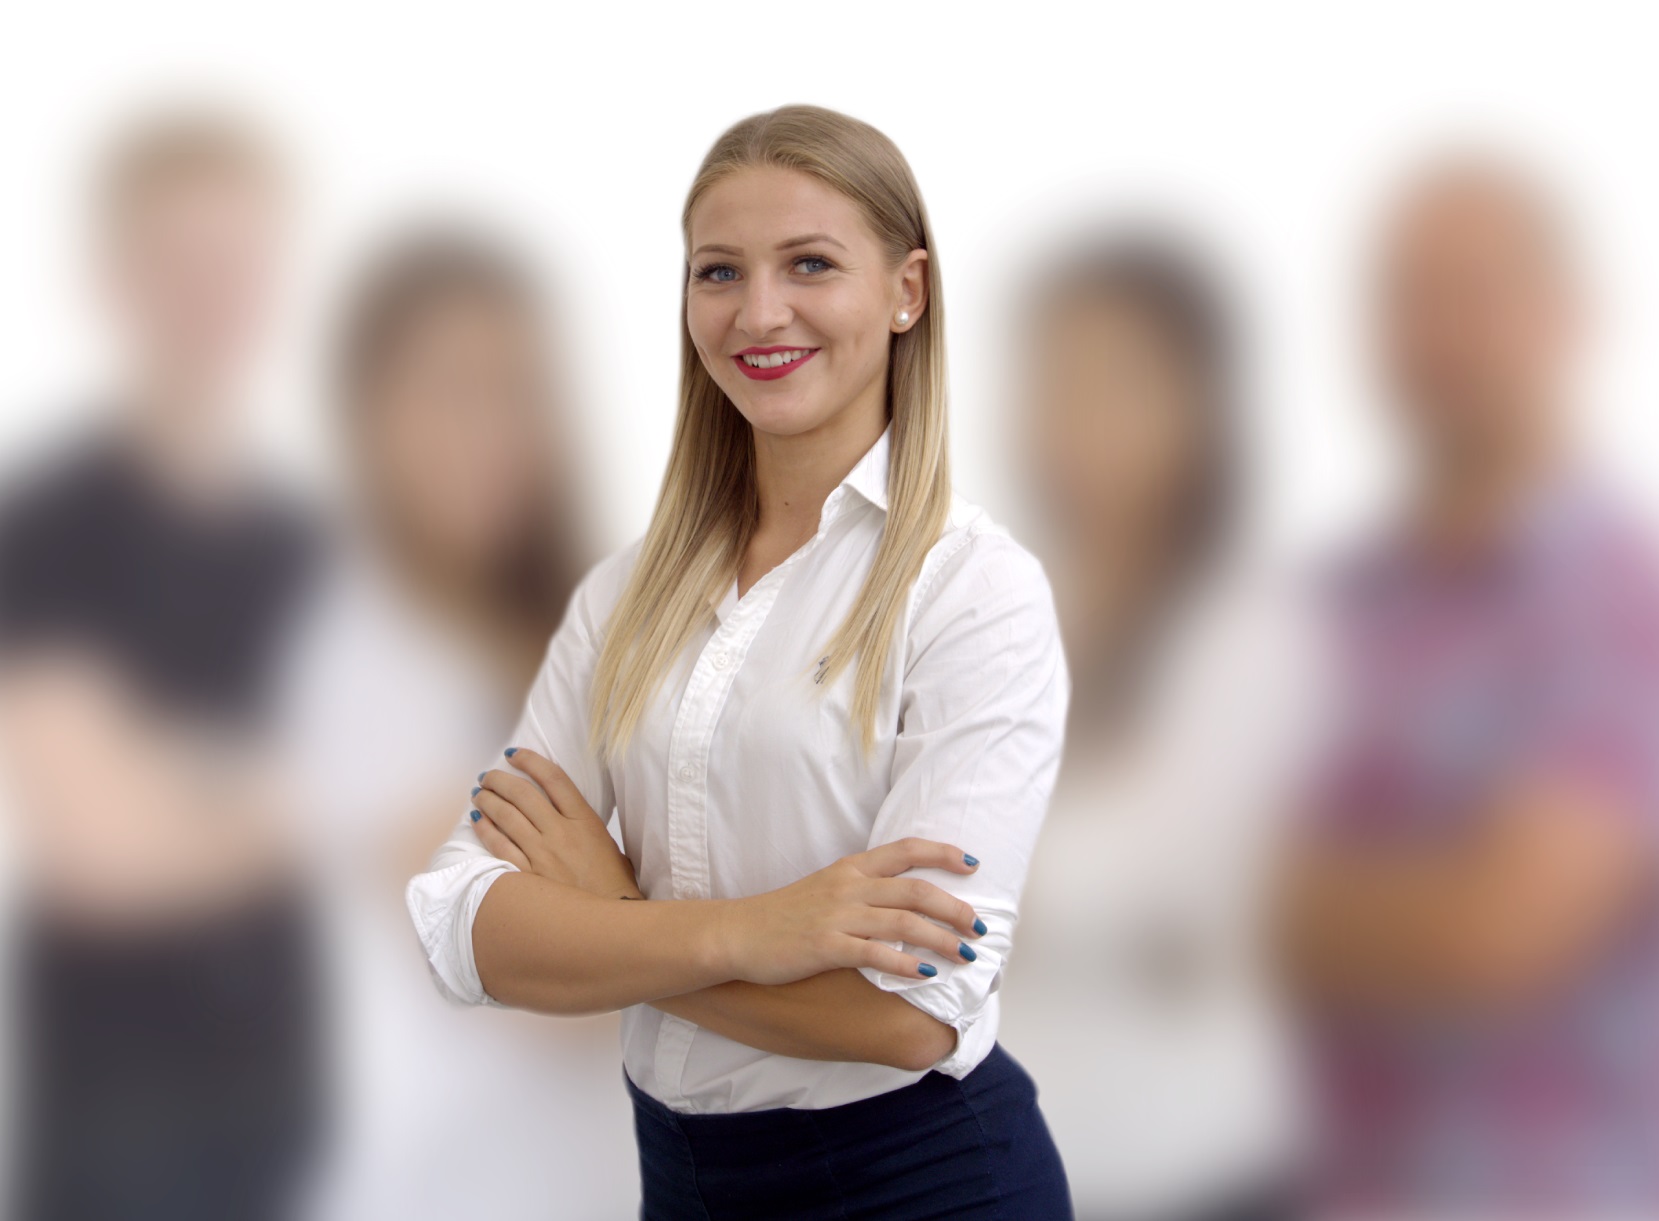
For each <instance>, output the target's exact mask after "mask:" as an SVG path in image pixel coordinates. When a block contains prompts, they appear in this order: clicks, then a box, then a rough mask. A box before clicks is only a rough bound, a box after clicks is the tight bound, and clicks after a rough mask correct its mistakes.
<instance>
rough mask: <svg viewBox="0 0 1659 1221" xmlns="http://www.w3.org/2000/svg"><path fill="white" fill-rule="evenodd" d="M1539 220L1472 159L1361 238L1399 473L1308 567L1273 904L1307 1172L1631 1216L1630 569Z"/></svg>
mask: <svg viewBox="0 0 1659 1221" xmlns="http://www.w3.org/2000/svg"><path fill="white" fill-rule="evenodd" d="M1569 246H1570V241H1569V233H1568V231H1567V229H1566V227H1565V226H1564V224H1563V222H1562V219H1561V218H1560V217H1559V215H1558V214H1557V212H1556V210H1555V208H1554V206H1553V205H1552V203H1551V201H1550V200H1549V199H1548V198H1547V197H1546V196H1545V195H1543V194H1542V193H1540V191H1539V190H1538V189H1537V188H1536V187H1535V186H1534V185H1533V184H1532V183H1530V182H1529V180H1528V179H1527V178H1526V176H1525V175H1523V174H1522V173H1520V172H1518V171H1517V170H1515V169H1514V168H1512V167H1509V166H1506V165H1504V164H1501V163H1499V162H1497V161H1495V160H1491V159H1482V158H1480V157H1473V156H1470V157H1458V158H1453V159H1449V160H1447V161H1446V162H1444V163H1442V164H1439V165H1436V166H1435V167H1433V168H1432V169H1431V170H1430V171H1429V172H1427V173H1425V174H1423V175H1422V176H1421V177H1419V178H1417V179H1416V180H1415V181H1414V182H1413V183H1412V184H1411V185H1410V187H1409V189H1408V190H1407V191H1406V193H1405V195H1404V197H1403V199H1402V200H1400V201H1399V203H1398V205H1397V208H1396V210H1395V212H1394V213H1393V216H1392V222H1391V225H1390V227H1389V228H1388V230H1387V233H1386V237H1385V241H1384V245H1383V250H1382V258H1381V260H1380V267H1379V273H1380V274H1379V277H1378V279H1379V283H1378V289H1379V293H1378V303H1377V304H1378V309H1379V323H1380V336H1379V337H1380V341H1381V342H1380V348H1381V354H1382V357H1383V362H1384V366H1385V371H1386V373H1387V375H1388V377H1389V380H1390V382H1391V389H1392V391H1393V392H1394V396H1395V400H1396V402H1397V403H1398V407H1399V422H1400V423H1401V424H1402V425H1403V432H1404V434H1405V438H1406V440H1407V442H1408V451H1409V455H1410V458H1411V474H1412V481H1411V485H1410V492H1409V496H1408V498H1407V499H1406V501H1405V503H1404V504H1403V505H1402V506H1401V507H1400V512H1399V514H1398V518H1397V521H1396V522H1395V523H1394V524H1393V526H1392V527H1390V528H1388V529H1385V530H1383V531H1381V532H1380V536H1379V537H1377V538H1376V539H1374V540H1373V541H1372V543H1371V544H1370V545H1368V546H1365V547H1362V548H1359V549H1358V550H1357V552H1356V553H1355V554H1354V555H1353V556H1351V557H1349V560H1348V562H1346V563H1345V564H1343V565H1342V566H1341V568H1340V572H1339V574H1338V576H1337V578H1336V580H1335V583H1334V585H1335V588H1334V596H1333V605H1334V610H1335V620H1336V625H1337V628H1338V630H1339V632H1340V635H1339V644H1340V646H1341V660H1342V662H1343V674H1344V681H1345V690H1344V696H1345V700H1346V706H1345V714H1344V716H1343V717H1342V719H1341V723H1340V732H1339V735H1338V742H1337V744H1336V746H1335V748H1334V754H1333V758H1332V759H1331V763H1330V774H1329V778H1328V783H1326V784H1325V785H1323V786H1322V794H1321V797H1320V798H1319V800H1318V802H1317V805H1318V809H1317V810H1316V814H1317V818H1316V819H1315V820H1314V823H1313V826H1312V827H1311V829H1310V831H1309V834H1308V836H1307V842H1306V844H1305V845H1304V850H1303V852H1302V854H1301V860H1300V862H1299V865H1298V868H1297V870H1296V872H1295V875H1294V884H1293V886H1292V887H1291V892H1290V904H1289V911H1290V917H1291V919H1290V929H1291V933H1292V946H1293V949H1294V951H1295V954H1294V960H1295V963H1296V965H1297V967H1298V968H1299V971H1300V976H1301V979H1302V982H1303V983H1304V985H1305V986H1306V988H1307V990H1308V992H1309V994H1310V996H1311V997H1312V998H1313V1000H1314V1002H1315V1004H1316V1006H1317V1011H1316V1017H1317V1035H1318V1040H1317V1043H1316V1044H1315V1052H1316V1059H1315V1066H1316V1068H1317V1084H1318V1086H1319V1087H1320V1097H1321V1102H1322V1105H1323V1108H1324V1109H1323V1114H1322V1116H1321V1122H1320V1124H1319V1127H1318V1132H1319V1135H1320V1137H1321V1140H1320V1162H1319V1167H1318V1170H1319V1179H1320V1182H1321V1184H1322V1187H1323V1189H1324V1192H1325V1198H1326V1200H1327V1202H1328V1203H1329V1204H1330V1205H1331V1206H1332V1207H1335V1208H1341V1209H1344V1210H1347V1211H1354V1212H1364V1213H1365V1215H1391V1216H1483V1217H1484V1216H1505V1217H1514V1216H1522V1215H1526V1216H1550V1217H1634V1216H1654V1215H1656V1214H1659V1039H1655V1037H1654V1031H1655V1022H1656V1018H1659V923H1656V920H1655V910H1654V887H1653V882H1654V863H1655V861H1654V857H1655V849H1656V835H1659V566H1656V564H1655V556H1654V552H1653V550H1652V548H1651V544H1650V542H1649V540H1648V539H1647V537H1646V535H1645V532H1644V531H1643V530H1642V529H1640V528H1639V527H1638V526H1637V525H1636V524H1635V522H1634V521H1633V519H1632V517H1631V516H1630V515H1629V514H1628V513H1627V512H1626V511H1625V510H1624V509H1623V508H1622V507H1621V506H1620V504H1619V503H1618V499H1617V497H1616V496H1615V495H1613V494H1612V493H1611V492H1610V491H1608V490H1607V489H1606V488H1604V487H1603V486H1602V484H1601V482H1600V481H1599V480H1598V479H1597V478H1596V476H1595V475H1594V473H1593V472H1592V471H1591V470H1590V469H1589V464H1588V463H1587V461H1586V460H1585V459H1584V458H1582V457H1581V456H1580V455H1579V453H1578V452H1577V451H1576V449H1575V447H1574V445H1573V443H1572V439H1571V435H1570V432H1571V425H1572V419H1571V413H1570V409H1571V407H1572V406H1573V403H1572V399H1573V396H1574V387H1573V385H1572V380H1571V379H1572V375H1573V372H1574V365H1575V358H1576V356H1577V354H1578V347H1579V340H1580V332H1581V322H1582V309H1581V306H1582V303H1581V301H1580V296H1579V294H1580V291H1581V285H1580V283H1579V280H1578V276H1577V269H1576V267H1575V264H1574V260H1573V258H1572V256H1571V253H1570V249H1569Z"/></svg>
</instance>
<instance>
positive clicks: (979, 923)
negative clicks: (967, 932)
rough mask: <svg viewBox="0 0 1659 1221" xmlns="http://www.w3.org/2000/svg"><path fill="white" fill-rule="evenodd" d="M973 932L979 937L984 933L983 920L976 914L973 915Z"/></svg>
mask: <svg viewBox="0 0 1659 1221" xmlns="http://www.w3.org/2000/svg"><path fill="white" fill-rule="evenodd" d="M974 932H976V933H978V934H979V935H980V936H981V937H983V936H984V935H985V921H983V920H981V919H980V918H979V917H978V916H975V917H974Z"/></svg>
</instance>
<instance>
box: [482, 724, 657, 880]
mask: <svg viewBox="0 0 1659 1221" xmlns="http://www.w3.org/2000/svg"><path fill="white" fill-rule="evenodd" d="M508 758H509V759H510V760H511V762H512V765H513V766H514V767H515V768H518V769H520V770H521V771H523V772H524V773H525V775H526V776H528V777H529V778H528V779H526V778H525V776H519V775H515V774H514V773H513V772H509V771H503V770H501V769H499V768H498V769H496V770H495V771H490V772H485V773H484V775H483V776H482V777H480V779H479V782H478V783H479V787H478V788H477V789H475V790H474V791H473V795H472V804H473V806H474V807H475V808H474V810H473V815H472V818H473V823H472V826H473V830H474V831H476V832H477V833H478V838H479V840H480V841H481V842H482V843H483V845H484V847H486V848H488V849H489V850H490V851H491V852H492V853H494V854H495V855H496V856H497V857H499V858H500V859H502V860H504V861H507V862H509V863H510V864H513V865H517V866H518V867H519V868H520V869H522V870H524V871H525V872H526V873H534V874H538V875H540V876H541V877H544V878H550V879H552V880H553V881H555V882H562V883H564V884H565V885H567V886H575V887H577V888H579V889H581V890H586V891H589V892H591V893H593V894H596V895H603V896H605V897H606V898H611V899H616V898H632V899H640V898H644V896H643V895H642V894H641V893H640V889H639V884H638V882H637V881H636V880H635V878H634V867H633V865H632V863H630V862H629V860H628V858H627V857H626V856H625V855H624V854H623V852H622V849H620V848H619V847H617V843H616V840H614V839H612V838H611V833H610V832H609V831H608V830H607V829H606V827H605V820H604V819H602V818H600V817H599V815H598V814H597V813H596V812H595V811H594V808H593V807H592V806H590V805H589V804H588V803H587V801H586V799H585V798H583V796H582V794H581V792H580V791H579V790H578V789H577V787H576V785H575V784H574V783H573V782H572V781H571V779H570V777H569V776H568V775H566V774H565V771H564V769H563V768H561V767H560V766H559V765H558V764H556V763H554V762H552V761H551V760H549V759H546V758H543V757H542V756H541V755H538V754H537V753H536V752H535V751H533V750H523V749H515V750H513V751H511V752H509V754H508Z"/></svg>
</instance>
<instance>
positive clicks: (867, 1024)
mask: <svg viewBox="0 0 1659 1221" xmlns="http://www.w3.org/2000/svg"><path fill="white" fill-rule="evenodd" d="M652 1004H653V1005H655V1007H656V1008H658V1009H661V1010H662V1011H663V1012H664V1013H671V1014H673V1015H674V1016H676V1017H682V1018H685V1019H686V1020H687V1021H692V1022H696V1023H697V1024H698V1025H699V1026H702V1027H704V1028H705V1029H708V1030H712V1031H714V1032H715V1033H716V1034H719V1035H724V1036H725V1037H726V1038H728V1039H733V1040H735V1041H737V1042H739V1043H745V1044H747V1045H748V1046H750V1047H755V1048H759V1049H760V1050H761V1051H767V1052H772V1053H774V1054H776V1055H781V1056H793V1057H795V1058H797V1059H802V1060H844V1061H857V1062H862V1063H868V1064H886V1065H889V1066H890V1067H893V1068H902V1069H907V1070H910V1071H921V1070H922V1069H925V1068H928V1067H929V1066H931V1065H932V1064H934V1063H936V1062H937V1061H939V1060H941V1059H943V1058H944V1057H945V1056H947V1055H949V1054H950V1052H951V1049H952V1048H953V1047H954V1046H955V1045H956V1031H955V1030H953V1029H952V1028H951V1027H949V1026H947V1025H945V1024H944V1023H943V1022H941V1021H939V1020H938V1019H937V1018H935V1017H933V1016H931V1015H930V1014H927V1013H924V1012H923V1011H922V1010H920V1009H918V1008H917V1007H916V1006H915V1005H912V1004H911V1003H910V1002H909V1001H907V1000H905V999H904V998H903V997H902V996H898V995H895V994H894V993H890V992H883V991H882V990H881V989H880V988H877V987H876V986H875V985H874V984H872V983H870V981H869V980H867V979H865V978H864V976H863V975H862V974H860V973H859V972H858V971H856V970H852V969H843V970H837V971H827V972H825V973H823V974H822V975H814V976H812V977H810V978H808V979H803V980H798V981H796V982H795V983H792V984H770V985H769V984H751V983H745V982H742V981H731V982H726V983H720V984H716V985H714V986H712V987H706V988H702V989H699V990H698V991H695V992H688V993H685V994H683V995H678V996H671V997H664V998H662V999H659V1000H655V1001H653V1002H652Z"/></svg>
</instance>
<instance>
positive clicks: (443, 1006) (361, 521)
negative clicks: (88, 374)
mask: <svg viewBox="0 0 1659 1221" xmlns="http://www.w3.org/2000/svg"><path fill="white" fill-rule="evenodd" d="M547 321H548V319H547V318H546V317H545V316H544V309H543V306H542V302H541V295H540V293H539V292H538V291H537V287H536V285H535V284H534V283H532V281H531V277H530V276H529V274H528V273H527V271H526V269H525V268H524V267H523V266H522V265H521V264H520V262H519V260H518V259H517V258H516V257H515V255H514V254H513V252H512V251H510V250H508V249H504V248H500V247H498V246H497V245H496V244H495V243H493V242H490V241H486V240H484V239H483V238H481V237H479V236H476V235H474V234H472V233H470V232H468V231H467V230H465V229H462V228H458V227H454V226H450V225H444V226H424V227H421V228H418V229H414V230H411V231H408V232H406V233H404V234H403V235H401V236H399V237H398V238H396V239H395V240H394V241H393V242H391V243H390V244H389V245H387V246H386V247H385V248H383V249H382V250H381V251H379V252H378V253H377V255H376V257H375V258H374V259H373V260H372V261H371V263H370V264H369V266H368V267H366V268H365V270H364V272H363V273H362V274H361V278H360V280H359V281H358V283H357V284H356V286H355V289H354V291H353V292H352V294H351V296H350V298H349V301H348V304H347V307H346V310H345V315H344V317H343V318H342V320H341V323H342V325H341V338H340V351H339V369H338V376H337V384H336V396H335V401H334V405H335V408H336V411H337V412H338V419H339V423H340V425H341V433H342V435H341V437H340V441H341V443H342V446H341V447H342V451H343V458H344V461H343V464H342V470H341V475H342V479H343V482H344V484H345V486H344V487H343V489H342V491H343V493H344V495H343V497H342V499H343V500H344V502H345V503H344V504H343V506H342V509H343V513H342V517H343V522H342V524H343V527H344V528H343V530H342V531H341V536H340V537H339V539H338V540H337V545H336V546H335V547H334V549H333V551H332V553H331V555H330V557H329V558H330V563H329V564H328V566H327V568H326V570H325V575H324V579H323V580H322V581H321V582H320V589H319V590H318V595H317V596H316V597H314V598H313V599H312V606H311V607H310V614H309V615H308V616H307V622H306V630H305V631H304V632H302V633H301V634H300V635H301V640H302V642H303V643H302V647H300V648H299V649H298V650H296V654H295V656H293V657H291V658H289V659H286V664H285V665H284V667H283V670H284V674H285V676H286V678H287V679H288V682H287V684H286V685H287V686H288V688H289V690H288V692H287V695H288V700H287V705H288V706H287V708H286V711H287V712H288V714H289V715H288V719H287V725H288V729H287V734H288V739H289V745H290V748H291V761H292V764H293V766H294V768H295V771H296V773H297V776H296V778H297V786H298V788H299V790H300V791H302V792H306V793H309V794H311V796H310V798H309V799H308V801H307V803H306V811H305V813H306V826H307V828H308V829H309V831H310V834H311V839H312V841H313V842H314V843H315V844H316V845H317V847H318V848H319V852H318V856H319V857H320V858H321V859H320V864H321V865H322V866H323V869H322V873H321V876H322V878H323V880H324V881H325V882H326V883H327V884H326V885H324V886H323V887H321V888H320V891H319V893H320V894H321V895H322V896H323V897H325V898H326V899H327V900H329V901H328V902H327V903H326V905H325V907H324V910H325V911H326V913H327V915H328V916H329V917H330V919H329V924H328V939H327V944H328V946H329V948H330V950H331V951H332V953H331V955H330V958H331V960H332V963H333V965H334V966H335V967H336V968H337V969H336V970H335V971H333V972H332V973H331V977H330V982H331V983H332V984H333V988H332V989H331V993H330V995H331V997H332V999H333V1000H334V1001H335V1002H336V1005H335V1015H336V1019H337V1020H336V1023H335V1026H334V1030H335V1032H336V1035H337V1040H336V1041H337V1050H338V1053H339V1054H338V1055H337V1056H336V1061H337V1063H338V1065H339V1068H340V1076H341V1080H340V1082H339V1084H340V1086H341V1088H340V1089H339V1090H338V1091H337V1095H338V1106H337V1111H338V1115H337V1120H336V1122H335V1123H334V1125H333V1126H332V1130H331V1135H330V1140H329V1142H328V1146H329V1149H328V1151H329V1154H330V1156H329V1158H328V1163H329V1164H328V1165H327V1166H326V1168H325V1173H324V1174H323V1175H322V1176H321V1181H320V1182H319V1183H318V1184H317V1185H316V1186H315V1188H314V1190H313V1192H312V1195H311V1198H310V1199H308V1201H307V1207H306V1209H305V1210H304V1213H303V1215H304V1216H305V1217H306V1218H307V1221H347V1219H353V1221H354V1219H357V1218H365V1217H398V1218H401V1219H403V1221H448V1219H451V1218H454V1217H456V1216H457V1215H462V1214H470V1213H477V1214H478V1215H481V1216H489V1217H490V1218H492V1221H531V1219H532V1218H537V1219H539V1218H543V1217H545V1216H546V1215H547V1212H548V1206H547V1200H548V1196H549V1194H550V1193H552V1192H554V1191H557V1192H558V1193H559V1200H560V1215H561V1216H563V1217H568V1218H569V1219H570V1221H611V1219H612V1218H615V1217H620V1216H627V1215H629V1214H630V1213H632V1212H634V1211H635V1210H636V1208H637V1204H638V1191H637V1188H636V1186H635V1183H634V1175H633V1173H632V1163H633V1160H634V1151H633V1142H632V1141H631V1140H630V1139H629V1137H628V1129H627V1117H628V1109H627V1100H626V1099H625V1098H622V1097H620V1096H618V1091H616V1089H615V1084H616V1082H615V1074H614V1070H613V1069H612V1067H611V1065H610V1064H609V1063H608V1060H609V1054H608V1053H609V1052H610V1049H611V1048H613V1047H614V1046H615V1043H616V1037H617V1035H616V1025H617V1018H616V1016H615V1015H614V1014H612V1015H604V1016H601V1017H593V1018H588V1019H584V1020H582V1021H579V1022H575V1021H573V1022H569V1023H565V1024H563V1025H562V1026H561V1027H560V1028H559V1029H558V1030H555V1031H550V1030H548V1029H547V1027H548V1023H547V1022H546V1021H545V1020H544V1019H542V1018H540V1017H538V1016H537V1015H534V1014H528V1013H520V1012H513V1011H507V1010H494V1011H485V1010H482V1009H476V1008H472V1009H466V1008H459V1007H457V1006H453V1005H450V1004H447V1003H445V1001H444V999H443V998H442V997H441V996H439V995H437V994H436V993H435V992H434V991H433V990H432V987H431V984H430V982H429V980H428V977H427V972H426V969H425V966H424V965H423V964H422V963H421V961H420V960H419V959H418V958H415V957H414V956H412V955H410V954H409V953H408V938H409V922H408V916H407V914H406V913H405V912H404V911H403V906H402V903H401V894H402V890H403V886H404V884H405V883H406V882H407V881H408V878H409V875H410V874H411V873H413V872H415V871H416V870H418V869H420V868H421V867H422V866H423V865H424V863H425V862H426V860H427V859H428V858H429V857H430V856H431V855H432V849H433V847H434V845H436V844H438V843H439V842H441V841H442V840H443V839H444V837H445V836H447V835H448V834H449V829H450V826H451V825H452V824H453V822H454V820H455V804H454V778H455V776H456V775H457V774H460V775H466V774H467V769H468V767H469V765H470V766H472V767H476V763H475V762H474V761H475V760H476V759H478V758H480V757H482V756H484V755H485V754H486V753H487V752H489V751H491V750H493V749H496V748H498V747H499V744H500V742H501V740H502V738H503V736H504V735H505V734H506V733H507V732H508V730H510V729H511V728H512V726H513V722H514V720H515V719H516V718H517V716H518V710H519V707H520V705H521V704H522V703H523V700H524V693H525V691H526V689H527V688H528V687H529V685H530V682H531V680H532V679H533V678H534V676H535V672H536V668H537V664H538V663H539V661H540V660H541V655H542V652H543V651H544V650H545V649H546V647H547V638H548V636H549V634H550V633H551V632H552V631H553V629H554V627H555V626H556V625H557V623H558V619H559V614H560V611H561V610H562V608H563V605H564V603H565V601H566V600H568V598H569V597H570V592H571V590H572V589H573V588H574V587H575V584H576V581H577V579H578V578H579V577H580V576H581V568H580V567H578V561H577V557H578V556H579V555H580V554H581V553H582V545H581V541H580V535H581V533H582V531H581V528H580V522H579V520H578V518H577V513H576V508H577V504H578V503H579V496H578V495H577V488H576V485H575V483H574V482H573V474H574V472H575V471H576V470H577V469H578V467H579V466H580V463H579V461H578V460H577V458H576V456H575V455H573V454H571V452H570V449H569V446H568V445H567V444H565V443H564V435H563V434H564V429H562V428H561V427H560V425H561V423H562V418H563V414H564V408H565V406H566V404H565V401H564V396H563V395H562V394H561V393H560V389H561V387H560V379H559V377H558V370H557V367H556V363H555V361H554V359H553V352H551V351H550V345H549V343H548V342H547V337H546V334H545V327H546V324H547ZM437 1099H441V1100H442V1101H441V1103H438V1104H435V1100H437ZM492 1121H493V1122H496V1123H499V1124H501V1127H502V1130H501V1131H500V1132H499V1133H498V1135H497V1136H496V1138H495V1139H494V1140H492V1141H491V1142H490V1143H489V1144H488V1146H485V1147H479V1148H475V1149H473V1150H471V1152H470V1153H469V1155H468V1156H467V1157H466V1158H465V1159H464V1160H463V1159H458V1158H456V1157H455V1156H454V1155H453V1154H454V1150H455V1149H456V1148H458V1147H459V1146H460V1145H461V1144H463V1143H464V1142H466V1141H467V1140H468V1139H469V1138H470V1136H471V1134H472V1133H474V1132H476V1131H477V1130H478V1128H479V1126H480V1125H481V1124H485V1123H488V1122H492Z"/></svg>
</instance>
